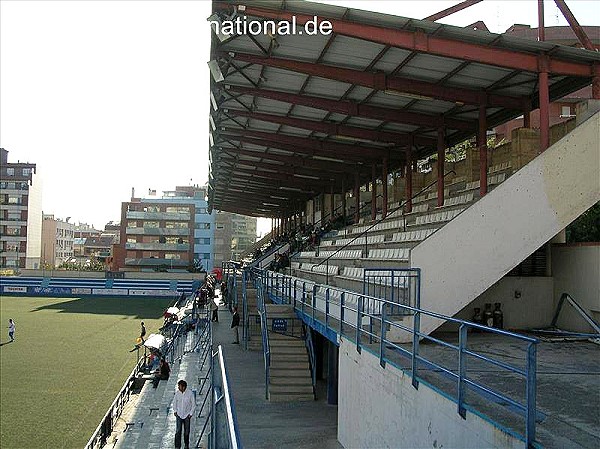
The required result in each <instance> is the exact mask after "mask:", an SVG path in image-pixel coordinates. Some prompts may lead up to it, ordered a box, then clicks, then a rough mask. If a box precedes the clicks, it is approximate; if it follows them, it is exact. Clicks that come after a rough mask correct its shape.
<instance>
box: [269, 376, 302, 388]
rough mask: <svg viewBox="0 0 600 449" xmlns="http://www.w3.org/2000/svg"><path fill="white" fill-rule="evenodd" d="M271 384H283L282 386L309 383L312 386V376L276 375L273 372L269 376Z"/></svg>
mask: <svg viewBox="0 0 600 449" xmlns="http://www.w3.org/2000/svg"><path fill="white" fill-rule="evenodd" d="M269 384H270V385H281V386H290V385H309V386H310V387H312V378H311V377H310V376H309V377H307V376H304V377H287V376H285V377H275V376H273V375H272V374H271V376H270V378H269Z"/></svg>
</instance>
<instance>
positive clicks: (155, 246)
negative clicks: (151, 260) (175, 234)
mask: <svg viewBox="0 0 600 449" xmlns="http://www.w3.org/2000/svg"><path fill="white" fill-rule="evenodd" d="M125 249H138V250H150V251H189V250H190V245H189V244H187V243H125Z"/></svg>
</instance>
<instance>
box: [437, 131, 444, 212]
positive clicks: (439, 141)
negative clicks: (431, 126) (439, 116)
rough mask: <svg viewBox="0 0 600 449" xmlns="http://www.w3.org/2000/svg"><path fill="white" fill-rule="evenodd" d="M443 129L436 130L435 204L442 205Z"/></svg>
mask: <svg viewBox="0 0 600 449" xmlns="http://www.w3.org/2000/svg"><path fill="white" fill-rule="evenodd" d="M445 150H446V139H445V130H444V128H442V127H440V128H438V131H437V194H438V197H437V205H438V207H441V206H443V205H444V162H445V157H446V151H445Z"/></svg>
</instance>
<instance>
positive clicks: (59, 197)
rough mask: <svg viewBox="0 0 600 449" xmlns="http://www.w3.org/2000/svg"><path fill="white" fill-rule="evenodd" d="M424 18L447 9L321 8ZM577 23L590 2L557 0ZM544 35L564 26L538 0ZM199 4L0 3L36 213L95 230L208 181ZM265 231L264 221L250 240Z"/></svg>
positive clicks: (487, 14)
mask: <svg viewBox="0 0 600 449" xmlns="http://www.w3.org/2000/svg"><path fill="white" fill-rule="evenodd" d="M322 3H330V4H336V5H341V6H347V7H351V8H359V9H368V10H372V11H378V12H385V13H390V14H395V15H400V16H405V17H414V18H418V19H420V18H424V17H426V16H428V15H430V14H433V13H435V12H438V11H440V10H442V9H444V8H447V7H449V6H452V5H455V4H457V3H459V0H455V1H408V0H406V1H392V0H387V1H358V0H354V1H347V0H346V1H323V2H322ZM567 4H568V5H569V7H570V8H571V10H572V11H573V13H574V14H575V16H576V17H577V18H578V20H579V21H580V23H581V24H582V25H600V23H599V22H600V2H598V1H597V0H567ZM545 5H546V8H545V11H546V14H545V22H546V26H557V25H561V26H564V25H566V21H565V20H564V18H563V17H562V14H561V13H560V12H559V11H558V9H557V7H556V6H555V4H554V2H550V1H549V0H546V2H545ZM210 10H211V2H210V1H206V0H203V1H61V2H57V1H13V0H0V147H2V148H5V149H7V150H8V151H9V162H16V161H17V160H19V161H22V162H23V161H26V162H32V163H36V164H37V168H38V172H39V174H40V175H41V176H42V181H43V199H42V204H43V210H44V213H51V214H54V215H55V216H57V217H59V218H66V217H68V216H70V217H72V219H71V222H76V223H78V222H83V223H88V224H92V225H94V226H95V227H96V228H99V229H103V228H104V225H105V224H106V223H107V222H108V221H111V220H112V221H119V219H120V205H121V202H122V201H128V200H129V198H130V197H131V189H132V187H133V188H135V194H136V196H138V197H145V196H147V194H148V190H149V189H153V190H157V191H158V192H159V196H160V192H161V191H163V190H172V189H173V188H174V187H175V186H176V185H189V184H204V183H206V182H207V180H208V113H209V108H210V107H209V91H208V86H209V76H210V75H209V70H208V67H207V64H206V63H207V62H208V60H209V52H210V33H211V30H210V27H209V24H208V22H206V18H207V17H208V16H209V15H210V13H211V11H210ZM478 20H483V21H484V22H485V23H486V24H487V26H488V28H489V29H490V31H492V32H503V31H504V30H506V29H507V28H508V27H509V26H510V25H512V24H514V23H523V24H529V25H531V26H533V27H537V1H535V0H508V1H491V0H485V1H483V2H482V3H480V4H477V5H474V6H472V7H470V8H467V9H466V10H464V11H461V12H459V13H456V14H454V15H451V16H449V17H447V18H445V19H442V20H440V22H441V23H447V24H451V25H457V26H466V25H469V24H471V23H474V22H476V21H478ZM267 229H268V230H270V224H269V223H267V220H264V221H261V222H259V232H261V231H262V232H264V231H265V230H267Z"/></svg>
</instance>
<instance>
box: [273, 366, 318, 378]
mask: <svg viewBox="0 0 600 449" xmlns="http://www.w3.org/2000/svg"><path fill="white" fill-rule="evenodd" d="M269 375H270V377H272V378H278V377H285V378H288V379H291V378H295V377H302V378H304V377H309V378H310V372H309V370H308V366H303V367H302V368H289V369H288V368H281V367H280V368H273V367H272V366H271V369H270V370H269Z"/></svg>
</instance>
